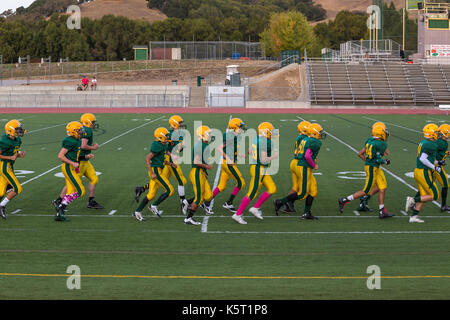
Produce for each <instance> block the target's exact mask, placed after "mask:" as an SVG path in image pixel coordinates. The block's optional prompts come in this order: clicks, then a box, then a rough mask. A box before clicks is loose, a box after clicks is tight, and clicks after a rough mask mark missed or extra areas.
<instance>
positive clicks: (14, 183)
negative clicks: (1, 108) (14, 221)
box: [0, 119, 26, 219]
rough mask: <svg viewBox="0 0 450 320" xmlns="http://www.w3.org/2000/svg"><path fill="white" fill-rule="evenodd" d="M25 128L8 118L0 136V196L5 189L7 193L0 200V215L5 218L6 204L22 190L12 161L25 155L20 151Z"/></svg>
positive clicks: (17, 121)
mask: <svg viewBox="0 0 450 320" xmlns="http://www.w3.org/2000/svg"><path fill="white" fill-rule="evenodd" d="M25 133H26V130H25V129H24V128H23V127H22V124H21V123H20V121H19V120H15V119H14V120H10V121H8V122H7V123H6V125H5V134H3V136H2V137H1V138H0V198H3V196H4V195H5V193H6V191H8V190H11V191H9V193H8V194H7V195H6V197H4V198H3V200H2V201H1V202H0V216H1V217H2V218H3V219H6V205H7V204H8V202H9V201H11V200H12V199H13V198H14V197H15V196H17V195H18V194H20V193H21V192H22V187H21V186H20V183H19V181H18V180H17V178H16V176H15V174H14V162H15V161H16V159H17V158H23V157H25V151H20V146H21V145H22V139H21V138H22V137H23V135H24V134H25Z"/></svg>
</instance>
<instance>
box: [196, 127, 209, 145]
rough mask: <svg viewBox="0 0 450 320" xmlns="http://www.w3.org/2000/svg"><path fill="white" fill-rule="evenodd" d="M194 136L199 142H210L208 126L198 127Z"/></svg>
mask: <svg viewBox="0 0 450 320" xmlns="http://www.w3.org/2000/svg"><path fill="white" fill-rule="evenodd" d="M195 135H196V136H197V138H198V139H199V140H202V141H203V142H209V141H210V140H211V129H210V128H209V127H208V126H201V127H198V128H197V130H196V131H195Z"/></svg>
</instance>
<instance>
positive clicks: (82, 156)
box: [80, 127, 94, 160]
mask: <svg viewBox="0 0 450 320" xmlns="http://www.w3.org/2000/svg"><path fill="white" fill-rule="evenodd" d="M83 130H84V133H83V134H82V135H81V139H88V146H91V147H92V145H93V144H94V132H93V131H92V129H91V128H89V127H83ZM91 152H92V150H84V149H81V153H80V160H85V157H86V156H87V155H88V154H90V153H91Z"/></svg>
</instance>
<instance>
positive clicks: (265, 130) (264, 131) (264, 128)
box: [258, 122, 275, 139]
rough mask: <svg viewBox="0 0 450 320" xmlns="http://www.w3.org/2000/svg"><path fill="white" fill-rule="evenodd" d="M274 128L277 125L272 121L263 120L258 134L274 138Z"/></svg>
mask: <svg viewBox="0 0 450 320" xmlns="http://www.w3.org/2000/svg"><path fill="white" fill-rule="evenodd" d="M273 130H275V127H274V126H273V125H272V124H271V123H270V122H262V123H260V124H259V126H258V134H259V135H260V136H263V137H266V138H267V139H272V135H273Z"/></svg>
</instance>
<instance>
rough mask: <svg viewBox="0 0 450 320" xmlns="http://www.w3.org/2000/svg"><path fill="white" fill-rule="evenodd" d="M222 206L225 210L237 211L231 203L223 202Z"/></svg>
mask: <svg viewBox="0 0 450 320" xmlns="http://www.w3.org/2000/svg"><path fill="white" fill-rule="evenodd" d="M222 207H223V208H225V209H227V210H229V211H230V212H231V213H236V211H237V210H236V208H235V207H234V206H233V204H232V203H228V202H225V203H224V204H223V205H222Z"/></svg>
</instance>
